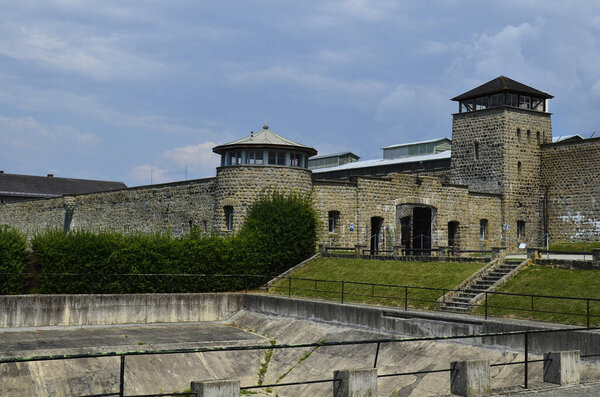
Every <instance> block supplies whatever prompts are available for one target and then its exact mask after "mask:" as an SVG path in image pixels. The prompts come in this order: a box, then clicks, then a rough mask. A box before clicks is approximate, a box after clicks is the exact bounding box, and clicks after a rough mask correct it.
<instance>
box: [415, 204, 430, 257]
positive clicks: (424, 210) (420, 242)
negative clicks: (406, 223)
mask: <svg viewBox="0 0 600 397" xmlns="http://www.w3.org/2000/svg"><path fill="white" fill-rule="evenodd" d="M412 237H413V238H412V242H413V244H412V246H413V255H430V253H431V208H428V207H414V208H413V236H412Z"/></svg>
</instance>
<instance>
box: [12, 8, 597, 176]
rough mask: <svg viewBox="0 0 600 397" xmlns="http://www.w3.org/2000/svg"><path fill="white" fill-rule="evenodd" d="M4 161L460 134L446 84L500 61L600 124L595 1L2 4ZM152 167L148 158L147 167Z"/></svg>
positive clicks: (92, 163) (101, 167)
mask: <svg viewBox="0 0 600 397" xmlns="http://www.w3.org/2000/svg"><path fill="white" fill-rule="evenodd" d="M1 3H2V13H1V14H0V37H1V40H0V147H1V150H0V169H1V170H4V171H5V172H7V173H23V174H34V175H45V174H46V173H54V174H55V175H57V176H64V177H79V178H94V179H107V180H119V181H124V182H125V183H127V185H129V186H134V185H141V184H148V183H150V176H151V174H152V178H153V182H154V183H157V182H168V181H176V180H183V179H185V175H186V171H185V170H186V168H187V178H188V179H192V178H201V177H205V176H213V175H214V173H215V170H214V167H215V166H216V164H217V162H218V158H217V156H216V155H214V154H213V153H212V150H211V148H212V147H213V146H215V145H217V144H220V143H224V142H227V141H231V140H234V139H237V138H240V137H242V136H245V135H248V134H249V133H250V131H251V130H254V131H256V130H259V129H260V128H261V127H262V125H263V124H264V123H265V119H267V120H268V124H269V125H270V126H271V129H272V130H274V131H276V132H278V133H280V134H281V135H283V136H285V137H287V138H290V139H293V140H296V141H298V142H300V143H303V144H306V145H310V146H313V147H315V148H316V149H317V150H318V151H319V153H321V154H325V153H332V152H339V151H346V150H350V151H353V152H355V153H357V154H359V155H360V156H361V157H362V158H363V159H372V158H379V157H380V156H381V150H380V147H382V146H386V145H391V144H396V143H402V142H409V141H416V140H422V139H428V138H435V137H439V136H450V134H451V120H452V118H451V114H452V113H453V112H455V111H456V110H457V105H456V104H455V103H454V102H451V101H450V100H449V98H451V97H453V96H455V95H457V94H460V93H462V92H464V91H467V90H469V89H471V88H473V87H475V86H477V85H479V84H481V83H484V82H486V81H488V80H491V79H492V78H494V77H497V76H499V75H501V74H503V75H505V76H508V77H510V78H513V79H515V80H518V81H520V82H522V83H525V84H530V85H533V86H534V87H535V88H538V89H541V90H543V91H547V92H549V93H550V94H553V95H554V96H555V98H554V99H553V100H551V102H550V111H551V112H553V113H554V115H553V130H554V135H555V136H557V135H567V134H572V133H581V134H583V135H585V136H589V135H590V134H591V133H592V132H593V131H594V130H598V131H599V132H598V133H597V135H599V134H600V111H599V110H600V67H599V66H598V65H600V42H599V39H600V2H598V1H583V0H582V1H568V0H567V1H565V0H563V1H553V0H544V1H540V0H528V1H522V0H521V1H513V0H505V1H502V2H483V1H472V0H471V1H462V0H448V1H361V0H345V1H329V0H321V1H302V2H288V1H281V0H278V1H275V0H265V1H235V2H234V1H223V2H208V1H180V0H169V1H164V0H163V1H150V0H148V1H137V0H130V1H107V0H102V1H91V0H90V1H74V0H45V1H30V0H19V1H2V2H1ZM151 170H152V171H151Z"/></svg>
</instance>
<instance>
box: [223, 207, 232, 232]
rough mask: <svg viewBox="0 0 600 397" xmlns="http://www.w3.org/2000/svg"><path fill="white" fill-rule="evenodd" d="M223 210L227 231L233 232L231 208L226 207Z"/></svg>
mask: <svg viewBox="0 0 600 397" xmlns="http://www.w3.org/2000/svg"><path fill="white" fill-rule="evenodd" d="M223 210H224V211H225V226H226V227H227V230H233V207H232V206H231V205H226V206H225V207H223Z"/></svg>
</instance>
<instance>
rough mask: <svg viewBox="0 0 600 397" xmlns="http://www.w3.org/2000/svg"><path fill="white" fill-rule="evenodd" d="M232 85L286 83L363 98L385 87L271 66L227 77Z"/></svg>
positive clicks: (372, 82)
mask: <svg viewBox="0 0 600 397" xmlns="http://www.w3.org/2000/svg"><path fill="white" fill-rule="evenodd" d="M229 79H230V81H231V82H234V83H246V84H247V83H273V82H277V83H288V84H294V85H298V86H302V87H305V88H309V89H311V90H317V91H321V92H328V93H332V94H336V95H344V96H356V97H365V96H372V95H379V94H381V93H383V92H384V91H385V89H386V85H385V84H383V83H381V82H379V81H375V80H344V79H339V78H334V77H330V76H327V75H324V74H320V73H312V72H307V71H303V70H300V69H298V68H296V67H291V66H272V67H269V68H266V69H261V70H255V71H240V72H237V73H232V74H230V76H229Z"/></svg>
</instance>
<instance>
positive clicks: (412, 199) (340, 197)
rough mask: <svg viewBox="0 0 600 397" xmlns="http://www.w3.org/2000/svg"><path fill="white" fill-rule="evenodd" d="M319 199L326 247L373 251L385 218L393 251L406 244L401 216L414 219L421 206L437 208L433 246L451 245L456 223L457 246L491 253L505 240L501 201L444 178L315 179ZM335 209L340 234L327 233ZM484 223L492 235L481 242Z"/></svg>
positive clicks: (383, 243) (383, 242)
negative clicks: (379, 221)
mask: <svg viewBox="0 0 600 397" xmlns="http://www.w3.org/2000/svg"><path fill="white" fill-rule="evenodd" d="M313 197H314V201H315V206H316V208H317V210H318V211H319V212H320V214H321V218H322V220H323V223H324V226H323V233H324V234H323V237H322V238H321V241H322V242H323V243H325V244H326V245H330V244H331V245H334V246H345V247H348V246H353V245H354V244H360V245H364V246H365V248H367V249H368V248H370V241H371V240H370V237H371V235H372V232H373V231H372V230H371V218H373V217H380V218H383V227H382V231H381V233H380V244H379V249H389V250H391V249H393V247H394V246H395V245H399V244H400V243H401V230H400V218H401V216H404V215H408V216H412V209H413V208H414V207H415V206H417V207H427V208H431V210H432V238H433V244H432V246H433V247H438V246H446V245H448V222H450V221H457V222H459V235H460V236H462V238H461V239H460V244H459V246H458V247H457V248H461V249H480V248H483V249H490V248H491V247H492V246H498V245H500V244H501V242H502V240H501V237H502V236H501V226H502V220H501V214H500V211H498V208H500V205H501V199H500V197H499V196H498V195H494V194H486V193H474V192H469V190H468V189H467V188H466V187H464V186H455V185H447V184H444V183H442V181H441V180H440V179H438V178H433V177H427V176H421V175H408V174H392V175H390V176H389V177H386V178H374V177H364V178H358V179H357V181H356V183H349V182H346V183H342V182H336V181H318V182H317V181H315V185H314V196H313ZM329 211H339V213H340V222H339V225H340V228H339V231H338V230H337V229H336V232H335V233H329V231H328V229H327V226H328V223H327V220H328V217H327V214H328V212H329ZM405 212H406V213H405ZM481 219H487V220H488V230H487V232H488V233H487V236H486V239H485V240H484V241H481V242H480V238H479V225H480V220H481ZM350 223H352V224H353V229H354V230H352V231H350Z"/></svg>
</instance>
